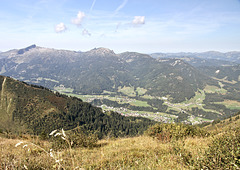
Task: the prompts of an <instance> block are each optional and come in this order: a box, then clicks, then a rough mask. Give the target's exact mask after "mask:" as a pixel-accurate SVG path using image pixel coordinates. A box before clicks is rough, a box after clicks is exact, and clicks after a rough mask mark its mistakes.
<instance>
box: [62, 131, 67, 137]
mask: <svg viewBox="0 0 240 170" xmlns="http://www.w3.org/2000/svg"><path fill="white" fill-rule="evenodd" d="M62 134H63V136H64V137H66V136H67V135H66V133H65V131H64V130H63V129H62Z"/></svg>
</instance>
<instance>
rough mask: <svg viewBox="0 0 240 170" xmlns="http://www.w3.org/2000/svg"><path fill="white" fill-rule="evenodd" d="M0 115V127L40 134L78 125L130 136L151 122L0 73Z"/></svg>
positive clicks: (6, 129) (96, 130)
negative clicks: (104, 111) (105, 109)
mask: <svg viewBox="0 0 240 170" xmlns="http://www.w3.org/2000/svg"><path fill="white" fill-rule="evenodd" d="M0 117H1V119H0V128H1V129H3V130H4V131H8V132H29V133H34V134H40V133H43V132H44V133H49V132H51V131H52V130H54V129H59V128H64V129H66V130H71V129H74V128H76V127H78V126H79V127H82V128H83V129H85V131H91V132H94V133H96V134H97V135H98V136H99V137H100V138H101V137H103V136H105V135H111V136H115V137H118V136H134V135H137V134H141V133H142V132H143V131H144V130H146V128H147V127H148V126H149V125H152V124H154V122H153V121H151V120H149V119H145V118H136V117H135V118H132V117H124V116H121V115H119V114H118V113H114V112H107V113H103V112H102V110H101V109H100V108H97V107H94V106H92V105H90V104H89V103H86V102H82V100H80V99H78V98H72V97H67V96H65V95H61V94H59V93H53V92H52V91H50V90H49V89H46V88H44V87H42V86H34V85H28V84H26V83H23V82H19V81H17V80H14V79H12V78H8V77H4V76H0Z"/></svg>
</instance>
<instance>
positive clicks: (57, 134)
mask: <svg viewBox="0 0 240 170" xmlns="http://www.w3.org/2000/svg"><path fill="white" fill-rule="evenodd" d="M59 135H62V133H59V132H58V133H56V134H55V135H54V136H55V137H56V136H59Z"/></svg>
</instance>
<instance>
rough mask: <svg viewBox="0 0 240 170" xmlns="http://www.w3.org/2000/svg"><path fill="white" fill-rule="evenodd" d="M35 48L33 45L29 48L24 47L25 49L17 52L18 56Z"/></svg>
mask: <svg viewBox="0 0 240 170" xmlns="http://www.w3.org/2000/svg"><path fill="white" fill-rule="evenodd" d="M36 47H37V46H36V45H35V44H33V45H30V46H29V47H26V48H23V49H20V50H18V54H23V53H24V52H26V51H29V50H30V49H32V48H36Z"/></svg>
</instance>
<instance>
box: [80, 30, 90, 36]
mask: <svg viewBox="0 0 240 170" xmlns="http://www.w3.org/2000/svg"><path fill="white" fill-rule="evenodd" d="M82 35H88V36H91V33H90V32H89V31H88V30H86V29H84V30H83V31H82Z"/></svg>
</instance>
